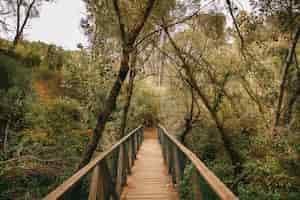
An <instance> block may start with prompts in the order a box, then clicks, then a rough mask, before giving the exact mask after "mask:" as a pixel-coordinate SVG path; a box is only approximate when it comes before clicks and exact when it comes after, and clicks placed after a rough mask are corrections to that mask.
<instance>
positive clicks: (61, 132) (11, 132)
mask: <svg viewBox="0 0 300 200" xmlns="http://www.w3.org/2000/svg"><path fill="white" fill-rule="evenodd" d="M58 1H60V0H58ZM82 1H84V3H85V6H86V13H84V17H83V18H82V19H81V21H80V29H81V30H82V31H83V32H84V35H85V37H86V38H87V39H88V44H84V43H80V44H78V48H77V50H67V49H64V48H62V47H60V46H58V45H55V44H48V43H46V42H43V41H28V40H26V37H24V30H26V28H27V27H28V26H29V25H30V20H31V19H33V18H38V17H39V16H40V12H46V10H41V9H40V8H41V6H42V5H43V4H44V3H45V2H47V3H51V4H55V3H56V2H55V1H51V0H0V199H1V200H2V199H3V200H19V199H20V200H23V199H24V200H35V199H42V198H43V197H45V195H47V194H48V193H49V192H51V191H52V190H54V189H55V188H56V187H57V186H59V185H60V184H62V183H63V182H64V181H65V180H66V179H68V178H69V177H70V176H72V175H73V174H74V173H75V172H77V171H78V170H80V169H82V168H83V167H84V166H86V165H87V164H88V163H89V162H90V161H91V160H92V159H93V158H94V157H95V155H97V154H99V153H101V152H104V151H105V150H107V149H109V148H110V147H111V146H113V145H114V144H115V143H116V142H117V141H119V140H120V139H121V138H123V137H124V136H125V135H126V134H127V133H129V132H130V131H131V130H133V129H135V128H136V127H138V126H139V125H141V124H142V125H144V126H145V127H156V126H157V125H158V124H162V125H163V126H164V127H166V129H167V130H168V131H169V132H170V133H171V134H173V135H174V136H175V137H176V138H177V139H178V141H180V142H181V143H182V144H183V145H184V146H186V147H187V148H188V149H190V150H191V151H192V152H193V153H194V154H195V155H196V156H197V157H198V158H199V159H200V160H201V161H202V162H204V163H205V165H206V166H207V167H208V168H209V169H210V170H211V171H212V172H213V173H214V174H215V175H216V176H217V177H218V178H219V179H220V180H221V181H222V182H223V183H224V184H225V185H226V186H227V187H228V188H229V189H230V190H231V191H232V192H233V193H234V194H235V195H236V196H237V197H238V198H239V199H241V200H253V199H257V200H283V199H284V200H299V199H300V98H299V97H300V61H299V60H298V57H300V46H299V40H300V1H299V0H167V1H159V0H138V1H137V0H110V1H107V0H82ZM66 12H67V11H66ZM53 23H55V22H53ZM57 31H59V30H57ZM7 33H10V34H12V35H13V37H12V38H10V39H8V38H7V37H6V35H7ZM190 172H191V167H189V166H188V167H186V169H185V170H184V174H183V179H182V182H181V183H180V185H179V189H178V192H179V195H180V199H184V200H190V199H191V200H192V199H195V198H193V196H192V195H191V194H190V192H189V191H190V189H189V188H190V185H189V184H190V182H189V180H190V177H191V173H190ZM211 200H213V199H211Z"/></svg>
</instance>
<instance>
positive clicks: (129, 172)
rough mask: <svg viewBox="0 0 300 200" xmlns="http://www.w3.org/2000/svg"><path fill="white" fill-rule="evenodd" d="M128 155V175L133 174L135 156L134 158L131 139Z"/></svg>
mask: <svg viewBox="0 0 300 200" xmlns="http://www.w3.org/2000/svg"><path fill="white" fill-rule="evenodd" d="M127 155H128V166H127V171H128V174H131V167H132V165H133V158H132V157H133V156H132V140H131V138H129V140H128V152H127Z"/></svg>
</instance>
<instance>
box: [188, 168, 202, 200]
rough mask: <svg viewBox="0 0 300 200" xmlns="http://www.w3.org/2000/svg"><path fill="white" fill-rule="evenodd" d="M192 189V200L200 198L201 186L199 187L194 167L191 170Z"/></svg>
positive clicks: (200, 199) (199, 199)
mask: <svg viewBox="0 0 300 200" xmlns="http://www.w3.org/2000/svg"><path fill="white" fill-rule="evenodd" d="M191 181H192V191H193V197H194V198H193V199H194V200H202V194H201V188H200V187H199V175H198V172H197V170H196V169H193V170H192V180H191Z"/></svg>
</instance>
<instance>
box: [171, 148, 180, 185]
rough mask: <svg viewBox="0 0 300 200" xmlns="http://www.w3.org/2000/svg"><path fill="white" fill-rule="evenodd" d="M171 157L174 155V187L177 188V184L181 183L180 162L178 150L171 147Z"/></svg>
mask: <svg viewBox="0 0 300 200" xmlns="http://www.w3.org/2000/svg"><path fill="white" fill-rule="evenodd" d="M173 155H174V167H175V177H176V186H177V187H179V184H180V181H181V171H180V161H179V155H178V149H177V147H176V146H173Z"/></svg>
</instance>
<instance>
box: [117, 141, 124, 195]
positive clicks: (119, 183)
mask: <svg viewBox="0 0 300 200" xmlns="http://www.w3.org/2000/svg"><path fill="white" fill-rule="evenodd" d="M123 148H124V144H121V145H120V147H119V153H118V166H117V167H118V169H117V179H116V192H117V194H118V195H119V196H120V195H121V191H122V183H123V160H124V155H123V153H124V150H123Z"/></svg>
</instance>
